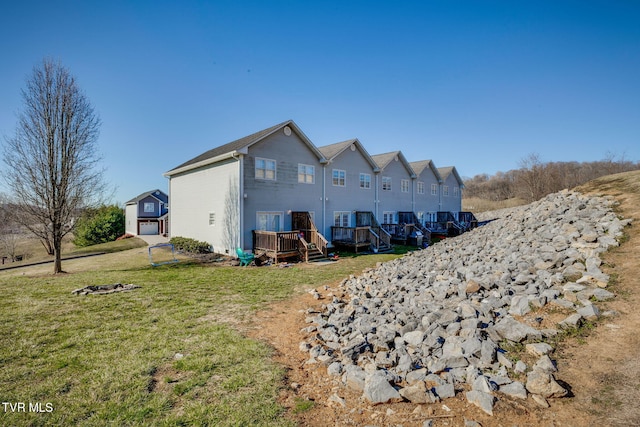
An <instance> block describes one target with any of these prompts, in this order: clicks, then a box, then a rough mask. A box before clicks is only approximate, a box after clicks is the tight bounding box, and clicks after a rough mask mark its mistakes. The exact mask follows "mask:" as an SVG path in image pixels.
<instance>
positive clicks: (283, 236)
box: [253, 230, 300, 261]
mask: <svg viewBox="0 0 640 427" xmlns="http://www.w3.org/2000/svg"><path fill="white" fill-rule="evenodd" d="M299 234H300V232H299V231H262V230H254V231H253V251H254V252H259V251H262V252H266V253H267V255H269V256H270V257H272V258H275V259H276V261H277V256H278V255H280V254H290V253H295V252H298V250H299V244H300V238H299Z"/></svg>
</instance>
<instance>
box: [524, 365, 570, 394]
mask: <svg viewBox="0 0 640 427" xmlns="http://www.w3.org/2000/svg"><path fill="white" fill-rule="evenodd" d="M526 387H527V391H528V392H529V393H531V394H539V395H540V396H542V397H544V398H549V397H563V396H566V395H567V390H566V389H564V388H563V387H562V386H561V385H560V384H558V383H557V382H556V380H555V379H554V378H553V375H552V374H550V373H549V372H545V371H542V370H539V369H534V370H533V371H531V372H529V373H528V374H527V385H526Z"/></svg>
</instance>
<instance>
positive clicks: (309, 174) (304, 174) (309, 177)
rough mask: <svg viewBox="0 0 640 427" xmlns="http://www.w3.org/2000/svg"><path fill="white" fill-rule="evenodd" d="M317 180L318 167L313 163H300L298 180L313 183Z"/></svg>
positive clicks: (303, 182)
mask: <svg viewBox="0 0 640 427" xmlns="http://www.w3.org/2000/svg"><path fill="white" fill-rule="evenodd" d="M315 181H316V168H315V166H312V165H303V164H302V163H298V182H299V183H302V184H313V183H315Z"/></svg>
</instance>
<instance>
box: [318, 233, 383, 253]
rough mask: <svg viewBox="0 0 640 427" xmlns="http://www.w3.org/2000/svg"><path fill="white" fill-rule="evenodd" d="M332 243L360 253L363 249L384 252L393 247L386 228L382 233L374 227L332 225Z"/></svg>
mask: <svg viewBox="0 0 640 427" xmlns="http://www.w3.org/2000/svg"><path fill="white" fill-rule="evenodd" d="M331 243H332V244H333V245H334V246H336V247H338V248H340V247H342V248H346V249H348V250H353V251H354V252H356V253H358V251H362V250H363V249H365V250H367V249H371V250H373V251H374V252H384V251H386V250H389V249H391V236H390V235H389V234H388V233H387V232H386V231H384V230H382V233H381V234H378V233H376V232H375V230H374V229H373V228H372V227H335V226H334V227H331Z"/></svg>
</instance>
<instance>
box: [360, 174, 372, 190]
mask: <svg viewBox="0 0 640 427" xmlns="http://www.w3.org/2000/svg"><path fill="white" fill-rule="evenodd" d="M360 188H364V189H365V190H368V189H370V188H371V174H368V173H361V174H360Z"/></svg>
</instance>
